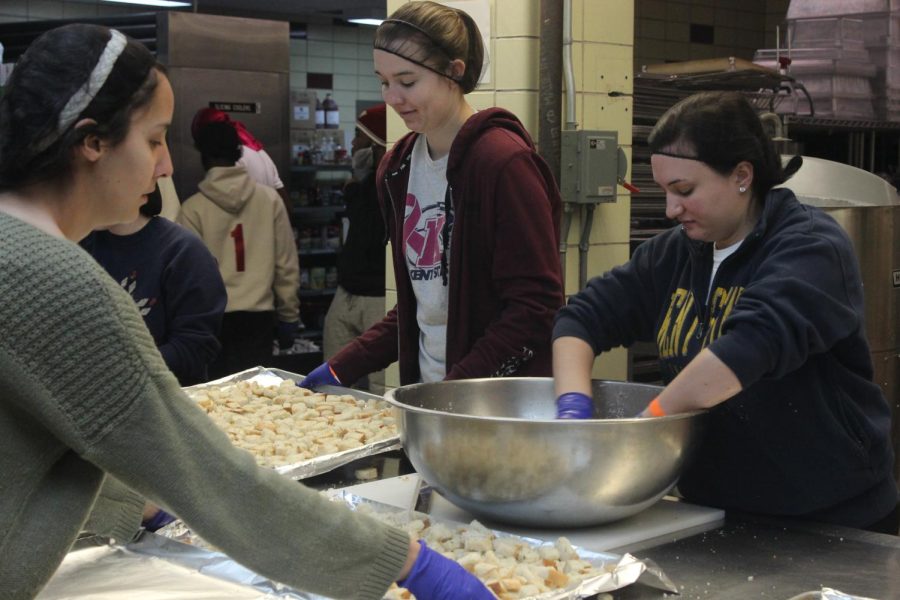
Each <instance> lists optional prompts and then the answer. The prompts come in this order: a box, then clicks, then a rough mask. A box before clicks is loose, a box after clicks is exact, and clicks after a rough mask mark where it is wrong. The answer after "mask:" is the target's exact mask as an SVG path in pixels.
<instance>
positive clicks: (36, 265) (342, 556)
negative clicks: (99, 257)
mask: <svg viewBox="0 0 900 600" xmlns="http://www.w3.org/2000/svg"><path fill="white" fill-rule="evenodd" d="M105 473H109V474H111V475H113V476H115V477H116V478H117V479H119V480H120V481H121V482H122V483H124V484H125V485H127V486H128V487H130V488H132V489H133V490H135V491H137V492H138V493H140V494H142V495H143V496H145V497H146V498H148V499H150V500H151V501H153V502H155V503H157V504H159V505H161V506H164V507H166V509H167V510H169V511H171V512H172V513H174V514H177V515H178V516H180V517H181V518H182V519H184V520H185V521H186V522H187V523H188V524H189V525H190V526H191V528H192V529H194V530H195V531H196V532H197V533H198V534H200V535H201V536H203V537H204V538H205V539H206V540H208V541H209V542H210V543H212V544H214V545H216V546H218V547H219V548H222V549H223V550H224V551H225V552H227V553H228V554H229V555H230V556H232V557H233V558H234V559H235V560H237V561H239V562H241V563H243V564H244V565H246V566H248V567H250V568H251V569H253V570H255V571H257V572H259V573H260V574H262V575H265V576H266V577H270V578H272V579H275V580H278V581H281V582H284V583H286V584H288V585H291V586H294V587H297V588H300V589H304V590H308V591H310V592H314V593H318V594H323V595H328V596H332V597H336V598H380V597H381V596H382V594H383V593H384V591H385V590H386V589H387V587H388V585H389V584H390V582H391V581H392V580H393V579H394V578H395V577H396V576H397V575H398V573H399V572H400V569H401V568H402V566H403V562H404V560H405V558H406V554H407V548H408V538H407V536H406V534H405V533H403V532H402V531H400V530H397V529H393V528H389V527H387V526H384V525H382V524H380V523H378V522H376V521H374V520H373V519H370V518H366V517H364V516H363V515H357V514H355V513H353V512H351V511H350V510H349V509H346V508H344V507H342V506H339V505H335V504H333V503H330V502H328V501H327V500H326V499H324V498H323V497H321V496H320V495H319V494H318V493H316V492H314V491H312V490H309V489H307V488H305V487H303V486H302V485H300V484H298V483H296V482H294V481H291V480H289V479H286V478H284V477H282V476H280V475H277V474H276V473H275V472H273V471H271V470H266V469H260V468H258V467H257V466H256V464H255V463H254V461H253V458H252V457H251V456H250V455H249V454H248V453H246V452H243V451H241V450H237V449H236V448H234V447H233V446H232V445H231V443H230V442H229V440H228V438H227V437H226V436H225V434H224V433H223V432H222V431H220V430H219V429H218V428H216V427H215V426H214V425H213V424H212V422H211V421H210V420H209V419H208V418H207V416H206V415H205V414H204V413H203V412H202V411H201V410H200V409H199V408H197V407H195V406H194V405H193V404H192V403H191V401H190V400H188V399H187V397H186V396H185V395H184V393H183V392H182V391H181V389H180V388H179V387H178V382H177V381H176V379H175V377H174V376H172V375H171V374H170V373H169V371H168V370H167V369H166V367H165V364H164V363H163V360H162V358H161V357H160V355H159V352H158V351H157V350H156V347H155V345H154V343H153V339H152V338H151V336H150V334H149V332H148V331H147V329H146V328H145V327H144V322H143V320H142V319H141V316H140V314H138V311H137V309H136V308H135V305H134V302H133V301H132V300H131V298H130V297H129V296H128V294H127V293H126V292H125V291H124V290H122V289H121V288H120V287H119V286H118V285H116V283H115V282H114V281H113V280H112V279H111V278H110V277H109V276H108V275H107V274H106V273H105V272H103V270H102V269H101V267H99V266H98V265H97V264H96V263H95V262H94V261H93V260H92V259H91V257H90V256H88V255H87V253H85V252H84V251H82V250H81V249H80V248H79V247H78V246H77V245H75V244H73V243H71V242H69V241H66V240H60V239H57V238H54V237H52V236H49V235H47V234H45V233H43V232H41V231H39V230H37V229H36V228H34V227H32V226H30V225H28V224H25V223H23V222H21V221H19V220H17V219H15V218H13V217H10V216H8V215H5V214H3V213H0V598H10V599H11V598H15V599H19V598H31V597H33V596H35V595H36V594H37V593H38V592H39V591H40V589H41V588H42V586H43V585H44V584H45V583H46V581H47V579H48V578H49V577H50V576H51V575H52V574H53V572H54V570H55V569H56V568H57V566H58V565H59V563H60V561H61V560H62V559H63V557H64V556H65V554H66V552H67V550H68V549H69V547H70V545H71V543H72V542H73V541H74V539H75V537H76V535H77V534H78V532H79V530H80V529H81V528H82V526H83V524H84V523H85V520H86V518H87V516H88V514H89V512H90V510H91V506H92V505H93V504H94V501H95V498H96V497H97V493H98V489H99V488H100V486H101V484H102V483H103V480H104V474H105Z"/></svg>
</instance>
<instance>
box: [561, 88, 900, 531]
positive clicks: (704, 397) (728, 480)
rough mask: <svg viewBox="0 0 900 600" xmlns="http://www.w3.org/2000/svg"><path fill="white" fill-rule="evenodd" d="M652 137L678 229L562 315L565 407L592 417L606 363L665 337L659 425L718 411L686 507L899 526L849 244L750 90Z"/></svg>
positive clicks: (667, 121) (885, 422) (665, 119)
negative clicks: (801, 186) (613, 354)
mask: <svg viewBox="0 0 900 600" xmlns="http://www.w3.org/2000/svg"><path fill="white" fill-rule="evenodd" d="M649 145H650V150H651V153H652V155H651V164H652V167H653V177H654V179H655V180H656V182H657V183H659V185H660V186H661V187H662V188H663V189H664V190H665V193H666V214H667V216H668V217H669V218H671V219H675V220H677V221H678V222H679V226H678V227H676V228H674V229H671V230H669V231H667V232H664V233H662V234H660V235H658V236H656V237H654V238H652V239H651V240H649V241H647V242H646V243H644V244H642V245H641V246H640V247H638V249H637V250H636V251H635V253H634V256H633V257H632V259H631V260H630V261H629V262H628V263H626V264H625V265H623V266H620V267H617V268H615V269H613V270H612V271H611V272H609V273H607V274H605V275H603V276H601V277H597V278H594V279H592V280H591V281H590V282H589V283H588V285H587V287H586V289H585V290H583V291H582V292H581V293H579V294H577V295H576V296H573V297H572V298H571V299H570V302H569V304H568V306H566V307H565V308H564V309H562V310H561V311H560V312H559V314H558V315H557V318H556V323H555V326H554V331H553V337H554V342H553V360H554V377H555V380H556V381H555V383H556V391H557V393H558V394H559V397H558V415H559V416H560V417H570V416H582V417H583V416H590V410H587V411H584V412H582V411H581V410H579V409H580V408H587V407H590V405H591V404H590V398H589V397H588V394H589V393H590V371H591V365H592V363H593V361H594V357H595V356H596V355H597V354H600V353H602V352H605V351H607V350H609V349H610V348H613V347H615V346H628V345H630V344H632V343H633V342H635V341H652V340H655V341H656V344H657V347H658V350H659V364H660V367H661V369H662V374H663V377H664V379H665V381H666V383H667V385H666V387H665V388H664V390H663V391H662V392H661V393H660V395H659V396H658V397H657V398H656V399H654V400H653V401H652V402H651V403H650V405H649V406H648V407H647V409H646V410H645V411H644V412H643V413H642V415H644V416H663V415H666V414H671V413H679V412H684V411H691V410H696V409H708V411H709V414H708V415H707V418H708V423H707V426H708V427H707V433H706V436H705V437H704V439H703V442H702V446H701V448H700V451H699V452H698V455H697V458H696V459H695V460H694V461H693V462H691V463H689V464H688V465H687V466H686V467H685V470H684V473H683V475H682V477H681V480H680V482H679V491H680V493H681V494H682V495H683V496H684V498H686V499H687V500H689V501H692V502H697V503H700V504H707V505H713V506H718V507H722V508H725V509H733V510H739V511H745V512H751V513H759V514H765V515H775V516H791V517H801V518H805V519H810V520H815V521H822V522H829V523H836V524H840V525H847V526H851V527H861V528H870V529H873V530H881V531H889V532H891V533H894V534H896V533H897V529H898V521H897V510H896V507H897V488H896V485H895V482H894V478H893V474H892V472H893V462H894V456H893V451H892V448H891V443H890V427H891V424H890V421H891V416H890V409H889V407H888V404H887V402H886V401H885V398H884V396H883V394H882V392H881V389H880V387H879V386H878V385H877V384H875V383H873V381H872V376H873V370H872V363H871V358H870V354H869V345H868V342H867V340H866V337H865V330H864V324H863V309H864V307H863V290H862V281H861V276H860V270H859V265H858V263H857V259H856V257H855V255H854V253H853V247H852V244H851V241H850V239H849V238H848V236H847V235H846V233H845V232H844V231H843V229H841V227H840V226H839V225H838V224H837V223H836V222H835V221H834V220H833V219H832V218H831V217H830V216H828V215H827V214H826V213H824V212H822V211H821V210H819V209H816V208H813V207H809V206H805V205H802V204H800V203H799V202H798V201H797V198H796V197H795V196H794V194H793V193H792V192H791V191H790V190H789V189H785V188H775V187H774V186H777V185H779V184H781V183H783V182H784V181H785V180H786V178H787V177H788V176H789V174H788V173H785V171H784V170H783V169H782V164H781V160H780V158H779V156H778V154H777V153H776V152H775V150H774V147H773V145H772V143H771V141H770V140H769V139H768V138H767V137H766V135H765V133H764V131H763V128H762V126H761V124H760V121H759V119H758V118H757V116H756V113H755V111H754V109H753V107H752V106H751V104H750V103H749V102H748V101H747V100H746V99H745V98H744V97H743V96H741V95H740V94H738V93H728V92H709V93H702V94H697V95H695V96H691V97H689V98H687V99H685V100H683V101H681V102H679V103H678V104H677V105H675V106H674V107H672V108H671V109H670V110H669V111H667V112H666V114H664V115H663V116H662V118H661V119H660V120H659V122H658V123H657V124H656V126H655V127H654V129H653V131H652V132H651V134H650V137H649ZM579 405H580V406H579ZM573 413H574V414H573ZM585 413H586V414H585Z"/></svg>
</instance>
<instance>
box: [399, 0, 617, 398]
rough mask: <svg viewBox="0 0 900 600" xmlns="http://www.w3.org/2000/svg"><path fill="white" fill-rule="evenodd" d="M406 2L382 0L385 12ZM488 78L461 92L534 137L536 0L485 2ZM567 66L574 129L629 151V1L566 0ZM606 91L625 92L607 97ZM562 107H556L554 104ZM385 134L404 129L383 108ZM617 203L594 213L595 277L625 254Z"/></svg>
mask: <svg viewBox="0 0 900 600" xmlns="http://www.w3.org/2000/svg"><path fill="white" fill-rule="evenodd" d="M405 2H406V0H388V3H387V8H388V14H390V13H391V12H393V11H394V10H396V9H397V8H398V7H399V6H401V5H402V4H404V3H405ZM490 6H491V35H490V39H491V43H490V46H491V47H490V48H489V52H490V59H491V60H490V74H491V79H490V83H488V84H485V85H481V86H479V87H478V88H477V89H476V90H475V91H474V92H472V93H471V94H470V95H469V96H468V98H469V101H470V103H471V104H472V105H473V106H474V107H475V108H479V109H480V108H487V107H491V106H503V107H504V108H507V109H509V110H511V111H513V112H514V113H515V114H516V115H517V116H518V117H519V118H520V119H521V120H522V122H523V123H524V125H525V127H526V128H528V130H529V132H530V133H531V134H532V135H533V136H534V137H535V138H537V126H538V82H539V78H540V72H539V61H538V52H539V48H540V40H539V36H538V33H539V29H540V3H539V0H490ZM572 11H573V19H572V20H573V32H572V33H573V42H574V43H573V68H574V70H575V89H576V115H575V120H576V121H577V122H578V123H579V128H583V129H606V130H610V129H611V130H616V131H617V132H618V134H619V143H620V145H623V146H625V147H626V148H625V149H626V153H627V154H629V156H630V146H631V112H632V99H631V93H632V89H633V86H632V65H633V56H632V54H633V40H634V13H633V10H632V3H631V2H628V1H625V2H620V1H616V2H612V1H608V0H573V7H572ZM611 91H616V92H623V93H624V94H625V95H623V96H618V97H610V96H609V95H608V94H609V92H611ZM563 109H564V106H563V107H561V110H563ZM388 115H389V116H388V139H389V140H390V141H395V140H396V139H398V138H399V137H400V136H402V135H403V134H404V133H406V128H405V127H404V125H403V122H402V121H401V120H400V119H399V117H396V115H393V114H392V112H391V111H388ZM619 192H620V195H619V197H618V200H617V202H616V203H613V204H608V205H604V206H601V207H600V208H599V209H598V210H597V211H596V213H595V218H594V224H593V231H592V233H591V238H590V250H589V252H588V259H587V260H588V275H589V276H591V275H599V274H601V273H603V272H604V271H606V270H608V269H609V268H611V267H613V266H615V265H617V264H620V263H622V262H625V261H626V260H627V259H628V236H629V222H630V198H629V196H628V194H627V193H624V189H622V188H619ZM580 230H581V223H580V221H579V219H578V218H577V217H576V218H574V219H573V222H572V227H571V232H570V235H569V237H568V243H567V248H568V249H567V253H566V254H567V260H566V293H567V294H571V293H574V292H575V291H577V288H578V233H577V232H579V231H580ZM388 264H389V268H388V273H387V287H388V292H387V295H386V298H385V300H386V304H387V306H389V307H392V306H393V305H394V304H395V303H396V292H395V291H394V289H393V288H394V287H395V285H394V279H393V273H392V271H391V269H390V261H388ZM626 363H627V354H626V353H625V351H624V350H619V351H614V352H611V353H609V354H608V355H604V357H603V358H602V359H601V360H599V361H597V367H596V368H595V372H594V375H595V376H596V377H605V378H614V379H624V378H625V376H626V373H627V364H626ZM398 383H399V377H398V374H397V369H396V365H394V366H393V367H392V368H391V369H389V370H388V373H387V384H388V385H389V386H396V385H397V384H398Z"/></svg>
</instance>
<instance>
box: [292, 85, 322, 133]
mask: <svg viewBox="0 0 900 600" xmlns="http://www.w3.org/2000/svg"><path fill="white" fill-rule="evenodd" d="M290 109H291V115H290V123H291V128H292V129H315V128H316V92H315V90H291V102H290Z"/></svg>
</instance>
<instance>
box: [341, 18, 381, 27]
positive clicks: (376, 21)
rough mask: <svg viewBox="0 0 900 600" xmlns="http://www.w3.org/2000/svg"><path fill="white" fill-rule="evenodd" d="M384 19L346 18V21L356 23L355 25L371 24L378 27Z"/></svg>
mask: <svg viewBox="0 0 900 600" xmlns="http://www.w3.org/2000/svg"><path fill="white" fill-rule="evenodd" d="M382 21H384V19H347V22H348V23H356V24H357V25H372V26H373V27H378V26H379V25H381V23H382Z"/></svg>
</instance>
